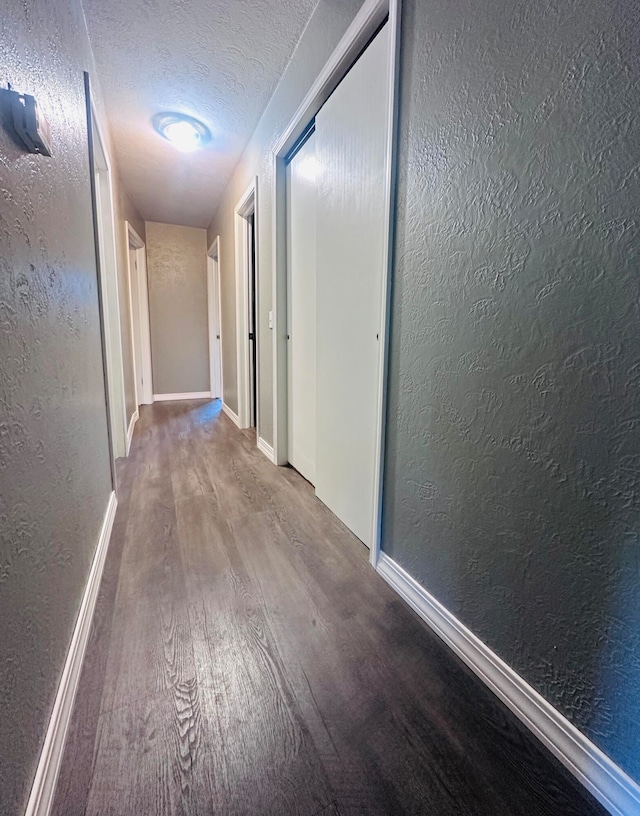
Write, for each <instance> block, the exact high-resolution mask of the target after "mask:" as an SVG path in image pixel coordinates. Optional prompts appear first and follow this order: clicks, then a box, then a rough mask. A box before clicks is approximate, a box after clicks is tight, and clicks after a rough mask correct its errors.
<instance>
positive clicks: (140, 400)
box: [124, 221, 153, 410]
mask: <svg viewBox="0 0 640 816" xmlns="http://www.w3.org/2000/svg"><path fill="white" fill-rule="evenodd" d="M124 226H125V233H126V237H127V272H128V276H129V319H130V325H131V358H132V359H131V365H132V366H133V384H134V389H135V395H136V410H137V409H138V406H139V405H151V403H153V371H152V368H151V326H150V322H149V288H148V280H147V255H146V250H145V245H144V241H143V240H142V238H141V237H140V236H139V235H138V233H137V232H136V231H135V229H134V228H133V227H132V226H131V223H130V222H129V221H125V222H124ZM130 246H132V247H133V248H134V249H135V250H136V261H137V265H138V268H137V271H136V270H135V269H132V268H131V259H130V254H129V247H130ZM134 276H135V278H136V287H135V291H136V294H137V297H138V303H137V305H138V316H139V319H140V320H139V326H138V332H136V328H135V325H134V322H133V297H134V295H133V279H134ZM136 335H138V336H136ZM136 343H140V346H141V348H140V358H141V360H142V393H141V394H140V393H138V374H137V366H136Z"/></svg>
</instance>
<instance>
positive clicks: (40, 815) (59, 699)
mask: <svg viewBox="0 0 640 816" xmlns="http://www.w3.org/2000/svg"><path fill="white" fill-rule="evenodd" d="M117 504H118V501H117V499H116V494H115V493H112V494H111V495H110V497H109V502H108V504H107V510H106V513H105V516H104V521H103V522H102V529H101V531H100V536H99V538H98V544H97V547H96V551H95V555H94V556H93V563H92V564H91V569H90V571H89V577H88V579H87V584H86V587H85V590H84V595H83V597H82V602H81V604H80V611H79V612H78V618H77V620H76V625H75V627H74V630H73V635H72V637H71V644H70V646H69V651H68V652H67V659H66V660H65V664H64V668H63V670H62V677H61V679H60V685H59V686H58V691H57V694H56V699H55V701H54V704H53V711H52V712H51V717H50V719H49V726H48V728H47V733H46V736H45V739H44V745H43V748H42V752H41V754H40V760H39V761H38V767H37V769H36V775H35V778H34V781H33V786H32V788H31V794H30V796H29V802H28V803H27V809H26V811H25V816H48V814H49V812H50V810H51V805H52V803H53V797H54V794H55V788H56V782H57V781H58V773H59V771H60V763H61V761H62V754H63V752H64V744H65V739H66V736H67V731H68V729H69V723H70V722H71V714H72V711H73V703H74V700H75V696H76V691H77V690H78V681H79V680H80V672H81V670H82V663H83V660H84V655H85V652H86V649H87V643H88V641H89V633H90V631H91V623H92V621H93V613H94V610H95V606H96V601H97V599H98V591H99V589H100V581H101V579H102V571H103V569H104V562H105V559H106V557H107V550H108V549H109V539H110V538H111V530H112V528H113V520H114V518H115V514H116V507H117Z"/></svg>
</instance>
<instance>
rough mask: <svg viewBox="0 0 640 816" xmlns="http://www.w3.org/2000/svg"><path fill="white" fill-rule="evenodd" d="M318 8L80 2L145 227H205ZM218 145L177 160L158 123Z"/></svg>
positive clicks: (232, 0) (268, 1) (235, 2)
mask: <svg viewBox="0 0 640 816" xmlns="http://www.w3.org/2000/svg"><path fill="white" fill-rule="evenodd" d="M316 3H317V0H83V6H84V9H85V14H86V18H87V26H88V28H89V35H90V37H91V42H92V46H93V49H94V53H95V58H96V63H97V69H98V73H99V79H100V84H101V86H102V89H103V91H104V95H105V101H106V106H107V115H108V118H109V122H110V125H111V129H112V134H113V137H114V141H115V151H116V158H117V162H118V166H119V168H120V171H121V174H122V178H123V181H124V184H125V186H126V188H127V191H128V192H129V194H130V195H131V198H132V199H133V202H134V203H135V205H136V207H137V208H138V210H139V211H140V214H141V215H142V217H143V218H144V219H145V220H147V221H162V222H164V223H168V224H185V225H188V226H193V227H206V226H208V224H209V222H210V221H211V218H212V217H213V214H214V212H215V209H216V206H217V204H218V202H219V199H220V195H221V194H222V192H223V190H224V188H225V186H226V185H227V183H228V181H229V179H230V177H231V174H232V172H233V168H234V167H235V165H236V163H237V161H238V159H239V158H240V155H241V153H242V150H243V148H244V147H245V145H246V144H247V142H248V140H249V138H250V136H251V134H252V133H253V131H254V129H255V127H256V125H257V123H258V120H259V119H260V116H261V114H262V112H263V110H264V108H265V106H266V104H267V102H268V101H269V98H270V96H271V94H272V92H273V90H274V89H275V87H276V85H277V83H278V80H279V78H280V76H281V75H282V72H283V71H284V68H285V67H286V64H287V62H288V61H289V58H290V57H291V54H292V53H293V50H294V48H295V46H296V43H297V41H298V39H299V38H300V35H301V34H302V31H303V29H304V27H305V25H306V23H307V21H308V19H309V17H310V16H311V13H312V11H313V9H314V7H315V6H316ZM161 111H180V112H182V113H188V114H190V115H191V116H195V117H197V118H198V119H201V120H202V121H203V122H205V123H206V124H207V125H208V127H209V128H210V130H211V133H212V135H213V139H212V141H211V143H210V144H209V145H208V146H207V147H206V148H204V149H201V150H199V151H197V152H195V153H180V152H178V151H177V150H176V149H175V148H174V147H173V146H172V145H171V144H169V143H168V142H166V141H165V140H164V139H162V138H161V137H160V136H158V135H157V134H156V132H155V131H154V130H153V127H152V125H151V117H152V116H153V115H154V114H155V113H159V112H161Z"/></svg>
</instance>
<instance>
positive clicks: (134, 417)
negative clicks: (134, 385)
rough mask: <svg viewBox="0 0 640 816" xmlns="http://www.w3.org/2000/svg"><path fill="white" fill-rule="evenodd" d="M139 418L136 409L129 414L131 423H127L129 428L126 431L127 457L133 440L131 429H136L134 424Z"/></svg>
mask: <svg viewBox="0 0 640 816" xmlns="http://www.w3.org/2000/svg"><path fill="white" fill-rule="evenodd" d="M139 417H140V413H139V412H138V409H137V408H136V410H135V411H134V412H133V413H132V414H131V422H129V428H128V430H127V454H126V455H127V456H128V455H129V451H130V450H131V440H132V439H133V429H134V428H135V427H136V422H137V421H138V419H139Z"/></svg>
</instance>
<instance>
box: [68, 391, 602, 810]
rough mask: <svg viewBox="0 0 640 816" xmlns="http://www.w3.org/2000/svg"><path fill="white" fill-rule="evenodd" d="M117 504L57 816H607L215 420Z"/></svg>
mask: <svg viewBox="0 0 640 816" xmlns="http://www.w3.org/2000/svg"><path fill="white" fill-rule="evenodd" d="M119 502H120V503H119V507H118V513H117V517H116V522H115V526H114V531H113V537H112V541H111V546H110V550H109V554H108V557H107V563H106V567H105V573H104V578H103V582H102V586H101V591H100V597H99V601H98V608H97V611H96V616H95V620H94V624H93V629H92V633H91V640H90V645H89V650H88V654H87V658H86V662H85V666H84V669H83V673H82V678H81V681H80V688H79V692H78V697H77V703H76V708H75V710H74V716H73V721H72V725H71V729H70V734H69V739H68V742H67V747H66V751H65V755H64V759H63V764H62V769H61V774H60V782H59V786H58V790H57V796H56V801H55V805H54V809H53V814H54V816H80V814H87V816H89V815H90V816H147V814H148V816H165V815H167V816H168V815H169V814H171V816H174V815H175V816H182V814H185V815H188V816H196V815H197V814H202V815H204V814H222V815H223V816H227V815H228V816H235V814H238V815H239V814H247V815H252V814H256V816H262V814H265V815H266V814H273V815H274V816H276V815H277V816H288V815H289V814H304V816H314V814H325V816H335V815H336V814H337V815H338V816H347V814H405V813H406V814H430V815H431V814H432V815H433V816H461V815H462V814H464V816H476V814H477V815H480V814H487V815H488V816H489V815H490V816H500V814H513V815H514V816H534V815H535V816H545V815H546V814H549V815H550V814H561V815H562V816H570V814H576V815H578V814H579V816H592V815H593V816H595V814H603V813H604V811H603V810H602V809H601V808H600V806H599V805H597V803H596V802H595V801H594V800H593V799H592V798H591V797H590V796H589V794H587V793H586V791H584V790H583V789H582V788H581V787H580V786H579V785H578V784H577V782H575V780H574V779H573V778H572V777H571V776H570V775H569V774H568V773H567V772H566V771H565V770H564V768H562V767H561V766H560V765H559V763H558V762H557V761H556V760H555V759H554V758H553V757H552V756H551V755H550V754H548V753H547V752H546V750H545V749H544V748H543V747H542V746H541V745H540V744H539V743H538V742H537V741H536V740H535V738H534V737H533V736H531V735H530V734H529V732H527V731H526V730H525V729H524V727H523V726H521V725H520V723H519V722H518V721H517V720H516V719H515V718H514V717H513V716H512V715H511V713H510V712H509V711H508V710H507V709H506V708H505V707H504V706H503V705H502V704H501V703H500V702H499V701H498V700H497V699H496V698H495V697H494V696H493V695H492V694H491V693H490V692H489V691H488V690H487V689H486V688H485V687H484V686H483V685H482V684H481V683H480V681H479V680H477V678H476V677H475V676H473V675H472V674H471V673H470V672H469V671H468V670H467V669H466V667H464V666H463V665H462V664H461V663H460V662H459V661H458V660H457V658H455V657H454V656H453V655H452V653H451V652H450V651H449V650H448V649H447V647H445V646H444V645H443V644H442V643H441V642H440V641H439V640H438V638H437V637H435V636H434V635H433V634H432V633H431V631H430V630H429V629H428V628H427V627H426V626H425V625H424V624H423V623H422V622H421V621H420V620H419V619H418V618H417V617H416V616H415V615H414V614H413V613H412V612H411V611H410V610H409V609H408V608H407V607H406V606H405V605H404V603H403V602H402V601H401V600H400V599H399V598H398V597H397V596H396V594H395V593H394V592H393V591H392V590H391V589H390V588H389V587H388V586H387V585H386V584H385V583H384V581H383V580H382V579H381V578H380V577H379V576H378V575H377V574H376V573H375V572H374V571H373V570H372V569H371V567H370V566H369V564H368V560H367V556H368V552H367V550H365V548H364V547H363V545H362V544H361V543H360V542H359V541H358V540H357V539H356V538H355V537H354V536H353V535H351V534H350V533H349V532H348V531H347V530H346V529H345V527H344V526H343V525H342V524H341V523H340V522H339V521H338V520H337V519H336V518H335V517H334V516H333V515H332V514H331V513H330V512H329V511H328V510H327V509H326V508H325V507H324V506H323V505H322V504H321V503H320V502H319V501H318V500H317V499H316V498H315V496H314V494H313V490H312V488H311V487H310V486H309V485H308V484H307V483H306V482H305V481H304V480H303V479H302V478H301V477H300V476H299V475H298V474H297V473H296V472H295V471H293V470H291V469H287V468H275V467H273V466H272V465H271V464H270V463H269V462H268V461H267V460H266V459H265V457H264V456H263V455H262V454H261V453H260V452H258V451H257V449H256V447H255V435H254V434H253V433H251V432H241V431H238V430H237V429H236V428H235V427H234V426H233V425H232V424H231V422H230V421H229V420H228V419H227V417H226V416H224V415H222V414H221V413H220V404H219V402H213V403H211V402H206V403H205V402H180V403H166V402H165V403H159V404H156V405H154V406H150V407H146V408H144V409H143V411H142V415H141V418H140V421H139V423H138V427H137V428H136V432H135V435H134V443H133V448H132V454H131V456H130V458H129V460H128V461H127V462H124V463H122V464H121V465H120V468H119Z"/></svg>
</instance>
